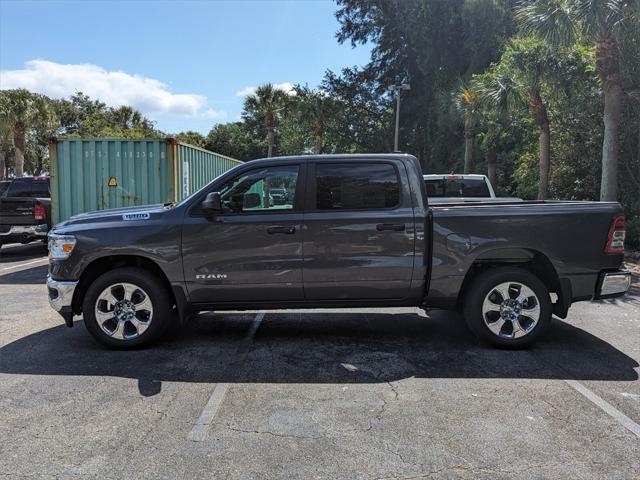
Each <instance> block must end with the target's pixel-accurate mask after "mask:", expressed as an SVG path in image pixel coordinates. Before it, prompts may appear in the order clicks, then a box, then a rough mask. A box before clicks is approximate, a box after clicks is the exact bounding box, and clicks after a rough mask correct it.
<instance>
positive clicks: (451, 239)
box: [428, 200, 622, 306]
mask: <svg viewBox="0 0 640 480" xmlns="http://www.w3.org/2000/svg"><path fill="white" fill-rule="evenodd" d="M430 212H431V213H430V214H431V217H432V220H431V221H432V223H433V238H432V239H431V244H432V248H433V259H432V268H431V282H430V286H429V292H428V300H429V304H430V305H432V306H451V301H452V299H454V301H455V299H456V298H458V292H460V291H461V290H462V289H463V287H464V285H463V281H464V278H465V274H466V272H468V271H469V269H470V268H471V267H472V265H474V263H475V264H482V263H486V264H491V262H501V263H504V262H510V261H512V262H514V263H521V262H523V261H530V262H532V264H533V265H534V266H536V268H540V269H550V268H552V269H554V270H555V272H556V273H557V275H558V277H559V278H560V282H561V285H549V286H548V287H549V289H550V291H557V290H558V289H560V288H564V289H566V290H568V292H567V295H568V296H569V297H570V298H571V300H572V301H577V300H584V299H589V298H592V297H593V296H594V294H595V285H596V283H597V280H598V275H599V273H600V272H601V271H603V270H607V269H609V268H610V269H611V270H615V269H617V268H618V267H619V265H620V255H615V254H607V253H605V251H604V248H605V244H606V242H607V234H608V232H609V228H610V225H611V221H612V218H613V217H614V216H615V215H616V214H620V213H622V208H621V206H620V205H619V204H618V203H615V202H588V201H555V200H545V201H540V200H536V201H518V202H512V201H507V202H499V203H496V202H490V203H474V204H440V205H432V206H431V207H430ZM543 252H544V253H543Z"/></svg>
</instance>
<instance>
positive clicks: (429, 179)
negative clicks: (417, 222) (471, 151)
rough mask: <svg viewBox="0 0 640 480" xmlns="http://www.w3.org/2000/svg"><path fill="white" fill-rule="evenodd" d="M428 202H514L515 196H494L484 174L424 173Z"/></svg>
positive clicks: (516, 199) (517, 199)
mask: <svg viewBox="0 0 640 480" xmlns="http://www.w3.org/2000/svg"><path fill="white" fill-rule="evenodd" d="M423 178H424V183H425V185H426V187H427V196H428V197H429V204H431V205H433V204H438V203H466V202H515V201H521V199H520V198H515V197H496V194H495V192H494V191H493V186H492V185H491V182H490V181H489V179H488V178H487V176H486V175H474V174H467V175H454V174H450V175H445V174H436V175H433V174H430V175H424V177H423Z"/></svg>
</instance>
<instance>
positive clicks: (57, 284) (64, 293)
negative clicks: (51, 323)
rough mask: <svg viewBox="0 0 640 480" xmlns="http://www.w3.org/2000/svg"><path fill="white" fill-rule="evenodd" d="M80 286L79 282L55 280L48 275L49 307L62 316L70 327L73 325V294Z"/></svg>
mask: <svg viewBox="0 0 640 480" xmlns="http://www.w3.org/2000/svg"><path fill="white" fill-rule="evenodd" d="M77 286H78V282H77V281H62V280H54V279H52V278H51V276H49V275H47V290H48V291H49V305H51V308H53V309H54V310H55V311H56V312H58V313H59V314H60V315H62V318H64V321H65V323H66V324H67V326H68V327H71V326H72V325H73V308H72V300H73V292H75V290H76V287H77Z"/></svg>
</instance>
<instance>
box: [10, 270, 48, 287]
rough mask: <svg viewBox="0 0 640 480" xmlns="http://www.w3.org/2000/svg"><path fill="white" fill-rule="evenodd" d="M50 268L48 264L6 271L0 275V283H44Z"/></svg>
mask: <svg viewBox="0 0 640 480" xmlns="http://www.w3.org/2000/svg"><path fill="white" fill-rule="evenodd" d="M48 270H49V266H48V265H40V266H37V267H31V268H25V269H24V270H19V271H17V272H11V273H5V274H3V275H0V285H44V284H45V282H46V281H47V272H48Z"/></svg>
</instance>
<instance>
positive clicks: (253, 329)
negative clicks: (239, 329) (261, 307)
mask: <svg viewBox="0 0 640 480" xmlns="http://www.w3.org/2000/svg"><path fill="white" fill-rule="evenodd" d="M263 318H264V312H260V313H258V314H256V316H255V318H254V319H253V323H252V324H251V328H250V329H249V333H247V336H246V339H247V340H253V337H254V336H255V334H256V332H257V331H258V329H259V328H260V324H261V323H262V319H263Z"/></svg>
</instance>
